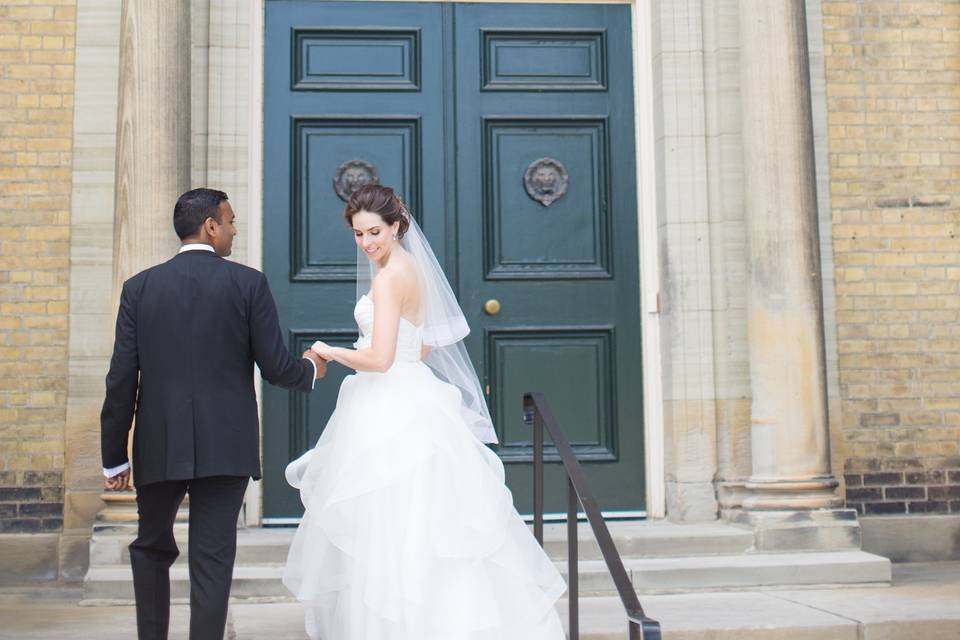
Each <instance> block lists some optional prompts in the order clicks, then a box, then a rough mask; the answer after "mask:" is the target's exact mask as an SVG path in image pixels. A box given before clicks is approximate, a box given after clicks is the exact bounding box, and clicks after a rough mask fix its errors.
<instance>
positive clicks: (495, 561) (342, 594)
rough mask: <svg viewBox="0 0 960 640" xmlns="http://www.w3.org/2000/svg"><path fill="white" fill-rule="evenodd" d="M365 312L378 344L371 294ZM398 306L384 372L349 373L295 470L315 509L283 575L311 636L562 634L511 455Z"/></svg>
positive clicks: (551, 575) (363, 343)
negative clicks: (516, 489)
mask: <svg viewBox="0 0 960 640" xmlns="http://www.w3.org/2000/svg"><path fill="white" fill-rule="evenodd" d="M354 316H355V318H356V320H357V324H358V326H359V328H360V332H361V338H360V341H359V342H358V343H357V346H358V347H360V348H362V347H368V346H370V340H371V337H372V329H373V302H372V301H371V300H370V298H369V297H366V296H363V297H361V298H360V301H359V302H358V303H357V306H356V308H355V310H354ZM421 334H422V332H421V330H420V329H419V328H418V327H416V326H414V325H413V324H412V323H410V322H409V321H408V320H405V319H401V321H400V331H399V336H398V339H397V351H396V358H395V362H394V364H393V366H392V367H391V368H390V370H389V371H387V372H386V373H362V372H361V373H357V374H356V375H352V376H348V377H347V378H346V379H345V380H344V382H343V386H341V387H340V396H339V398H338V399H337V406H336V409H335V411H334V412H333V415H332V416H331V417H330V421H329V422H328V423H327V426H326V428H325V430H324V432H323V435H322V436H321V437H320V440H319V441H318V442H317V445H316V447H315V448H314V449H312V450H311V451H308V452H307V453H306V454H304V455H303V456H302V457H300V458H299V459H297V460H295V461H294V462H292V463H291V464H290V465H289V466H288V468H287V479H288V481H289V482H290V483H291V484H293V485H294V486H295V487H297V488H299V489H300V495H301V499H302V501H303V504H304V507H305V508H306V511H305V513H304V516H303V520H302V522H301V523H300V526H299V528H298V529H297V532H296V535H295V537H294V540H293V544H292V546H291V548H290V555H289V558H288V559H287V566H286V569H285V571H284V576H283V582H284V584H285V585H286V586H287V588H288V589H289V590H290V591H291V592H292V593H293V594H294V595H295V596H296V597H297V599H298V600H300V601H301V602H303V603H304V604H305V605H306V630H307V634H308V635H309V636H310V638H312V639H314V640H562V639H563V638H564V637H565V636H564V632H563V629H562V628H561V625H560V619H559V617H558V615H557V613H556V611H555V610H554V605H555V603H556V601H557V599H558V598H559V597H560V596H561V595H562V594H563V592H564V591H565V589H566V585H565V584H564V582H563V579H562V578H561V577H560V574H559V573H558V572H557V570H556V568H555V567H554V565H553V563H552V562H551V561H550V560H549V558H548V557H547V556H546V554H545V553H544V552H543V550H542V549H541V548H540V546H539V545H538V544H537V542H536V540H535V539H534V537H533V535H532V534H531V533H530V530H529V529H528V528H527V526H526V525H525V524H524V522H523V521H522V520H521V518H520V516H519V515H518V514H517V512H516V510H515V509H514V507H513V499H512V496H511V494H510V491H509V490H508V489H507V487H506V485H505V484H504V473H503V464H502V463H501V461H500V459H499V458H498V457H497V455H496V454H495V453H494V452H492V451H491V450H490V449H488V448H487V447H486V446H485V445H484V444H483V443H481V442H480V441H479V440H478V439H477V437H476V436H474V435H473V434H472V433H471V432H470V430H469V429H468V428H467V427H466V425H465V424H464V422H463V419H462V418H461V413H460V405H461V396H460V392H459V391H458V390H457V388H456V387H454V386H452V385H449V384H447V383H445V382H443V381H441V380H440V379H439V378H437V377H436V376H435V375H434V374H433V372H432V370H431V369H430V368H429V367H427V366H426V365H425V364H424V363H423V362H421V360H420V352H421V345H422V335H421Z"/></svg>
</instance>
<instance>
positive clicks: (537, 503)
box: [524, 396, 544, 547]
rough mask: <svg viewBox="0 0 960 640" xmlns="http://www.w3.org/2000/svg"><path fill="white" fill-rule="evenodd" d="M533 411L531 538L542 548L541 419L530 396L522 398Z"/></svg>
mask: <svg viewBox="0 0 960 640" xmlns="http://www.w3.org/2000/svg"><path fill="white" fill-rule="evenodd" d="M527 402H529V404H530V408H531V410H532V411H533V536H534V537H535V538H536V539H537V542H539V543H540V546H541V547H542V546H543V480H544V478H543V417H542V416H541V415H540V409H539V407H537V406H536V404H534V403H533V400H532V399H531V398H530V396H524V403H525V404H526V403H527Z"/></svg>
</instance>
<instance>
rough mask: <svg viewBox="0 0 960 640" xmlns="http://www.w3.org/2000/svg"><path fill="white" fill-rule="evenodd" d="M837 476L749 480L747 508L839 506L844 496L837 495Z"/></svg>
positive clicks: (817, 507)
mask: <svg viewBox="0 0 960 640" xmlns="http://www.w3.org/2000/svg"><path fill="white" fill-rule="evenodd" d="M838 484H839V483H838V482H837V480H836V479H835V478H834V477H833V476H823V477H815V478H804V479H802V480H775V481H770V482H767V481H764V480H753V479H751V480H748V481H747V482H746V484H745V485H744V489H746V491H747V492H748V493H749V495H747V496H745V497H744V498H743V508H744V509H746V510H749V511H783V510H794V509H838V508H840V507H842V506H843V498H841V497H840V496H838V495H837V493H836V490H837V486H838Z"/></svg>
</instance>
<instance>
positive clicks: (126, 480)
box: [103, 469, 130, 491]
mask: <svg viewBox="0 0 960 640" xmlns="http://www.w3.org/2000/svg"><path fill="white" fill-rule="evenodd" d="M103 486H104V488H105V489H106V490H107V491H126V490H128V489H129V488H130V470H129V469H127V470H126V471H121V472H120V473H118V474H117V475H115V476H113V477H112V478H104V479H103Z"/></svg>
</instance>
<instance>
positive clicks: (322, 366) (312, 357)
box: [303, 349, 327, 380]
mask: <svg viewBox="0 0 960 640" xmlns="http://www.w3.org/2000/svg"><path fill="white" fill-rule="evenodd" d="M303 357H304V358H306V359H307V360H309V361H310V362H312V363H313V364H314V365H315V366H316V367H317V380H319V379H320V378H322V377H323V376H325V375H327V361H326V360H324V359H323V358H321V357H320V356H318V355H317V354H316V353H314V352H313V351H311V350H310V349H307V350H306V351H304V352H303Z"/></svg>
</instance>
